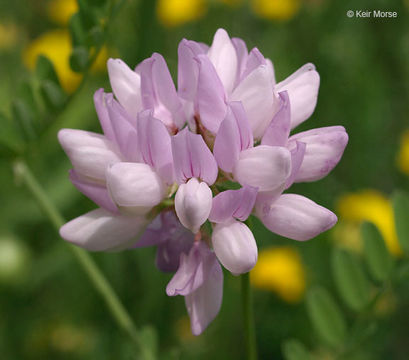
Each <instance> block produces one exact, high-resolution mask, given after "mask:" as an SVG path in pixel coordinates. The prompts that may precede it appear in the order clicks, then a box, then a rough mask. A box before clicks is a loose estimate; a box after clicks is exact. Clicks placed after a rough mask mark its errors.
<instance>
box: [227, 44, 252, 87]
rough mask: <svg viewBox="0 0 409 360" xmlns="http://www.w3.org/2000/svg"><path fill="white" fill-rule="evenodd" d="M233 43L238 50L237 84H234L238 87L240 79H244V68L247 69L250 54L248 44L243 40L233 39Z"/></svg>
mask: <svg viewBox="0 0 409 360" xmlns="http://www.w3.org/2000/svg"><path fill="white" fill-rule="evenodd" d="M231 42H232V43H233V46H234V48H235V49H236V56H237V77H236V83H235V84H234V85H235V86H237V84H238V83H239V82H240V79H241V78H242V74H243V72H244V68H245V67H246V64H247V58H248V54H249V52H248V50H247V45H246V43H245V42H244V41H243V40H242V39H239V38H232V39H231Z"/></svg>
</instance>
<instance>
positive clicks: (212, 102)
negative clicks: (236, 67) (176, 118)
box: [194, 55, 227, 134]
mask: <svg viewBox="0 0 409 360" xmlns="http://www.w3.org/2000/svg"><path fill="white" fill-rule="evenodd" d="M195 59H196V61H197V62H198V64H199V78H198V87H197V94H196V98H195V103H194V108H195V112H196V114H198V115H199V117H200V121H201V122H202V124H203V125H204V126H205V127H206V128H207V129H208V130H209V131H210V132H212V133H214V134H215V133H217V131H218V129H219V126H220V123H221V122H222V121H223V119H224V117H225V116H226V111H227V108H226V95H225V91H224V87H223V84H222V82H221V81H220V78H219V76H218V75H217V73H216V70H215V68H214V66H213V64H212V63H211V62H210V60H209V59H208V57H207V56H205V55H199V56H197V57H196V58H195Z"/></svg>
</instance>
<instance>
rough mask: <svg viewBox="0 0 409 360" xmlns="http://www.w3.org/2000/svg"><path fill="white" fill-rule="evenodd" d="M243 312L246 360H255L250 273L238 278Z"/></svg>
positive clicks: (254, 331)
mask: <svg viewBox="0 0 409 360" xmlns="http://www.w3.org/2000/svg"><path fill="white" fill-rule="evenodd" d="M240 278H241V296H242V310H243V325H244V335H245V338H246V348H247V360H256V359H257V343H256V329H255V326H254V312H253V297H252V293H251V288H250V273H246V274H243V275H241V276H240Z"/></svg>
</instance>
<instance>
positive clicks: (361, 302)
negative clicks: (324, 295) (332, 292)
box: [332, 249, 371, 311]
mask: <svg viewBox="0 0 409 360" xmlns="http://www.w3.org/2000/svg"><path fill="white" fill-rule="evenodd" d="M332 269H333V274H334V279H335V284H336V286H337V288H338V291H339V293H340V295H341V297H342V298H343V300H344V301H345V303H346V304H347V305H348V306H349V307H350V308H351V309H353V310H356V311H358V310H361V309H362V308H364V307H365V306H366V305H367V304H368V303H369V300H370V290H371V288H370V283H369V280H368V278H367V277H366V275H365V273H364V271H363V269H362V266H361V263H360V262H359V261H358V259H357V257H356V256H355V255H354V254H352V253H350V252H348V251H346V250H342V249H335V250H334V253H333V256H332Z"/></svg>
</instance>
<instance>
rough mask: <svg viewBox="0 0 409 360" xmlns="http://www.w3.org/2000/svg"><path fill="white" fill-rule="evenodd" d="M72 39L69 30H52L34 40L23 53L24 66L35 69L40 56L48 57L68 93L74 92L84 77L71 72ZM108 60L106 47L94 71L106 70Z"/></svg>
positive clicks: (99, 56)
mask: <svg viewBox="0 0 409 360" xmlns="http://www.w3.org/2000/svg"><path fill="white" fill-rule="evenodd" d="M71 51H72V47H71V38H70V34H69V33H68V31H67V30H51V31H49V32H46V33H44V34H42V35H40V36H39V37H38V38H37V39H35V40H33V41H32V42H31V43H30V44H29V46H28V47H27V48H26V49H25V51H24V52H23V61H24V64H25V65H26V66H27V67H28V68H29V69H34V67H35V65H36V62H37V57H38V56H39V55H45V56H47V57H48V58H49V59H50V60H51V61H52V63H53V64H54V67H55V70H56V72H57V75H58V78H59V79H60V82H61V86H62V87H63V88H64V89H65V91H67V92H68V93H71V92H73V91H74V90H75V89H76V88H77V86H78V85H79V83H80V81H81V79H82V75H81V74H78V73H76V72H74V71H72V70H71V68H70V63H69V59H70V55H71ZM107 58H108V54H107V49H106V48H105V47H104V48H103V49H102V50H101V52H100V54H99V55H98V58H97V60H96V61H95V64H94V66H93V70H101V69H105V64H106V60H107Z"/></svg>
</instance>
